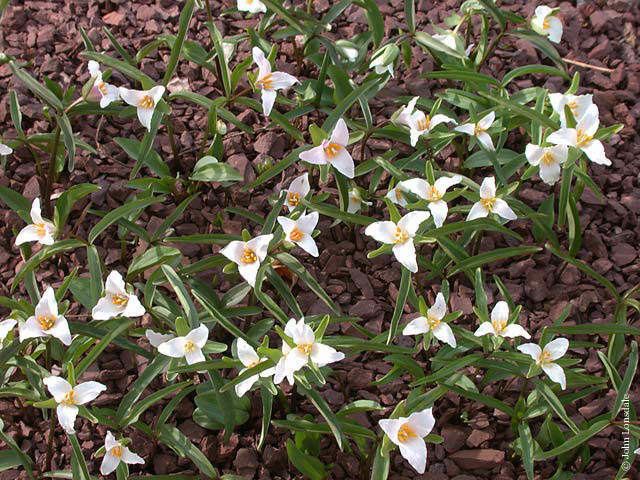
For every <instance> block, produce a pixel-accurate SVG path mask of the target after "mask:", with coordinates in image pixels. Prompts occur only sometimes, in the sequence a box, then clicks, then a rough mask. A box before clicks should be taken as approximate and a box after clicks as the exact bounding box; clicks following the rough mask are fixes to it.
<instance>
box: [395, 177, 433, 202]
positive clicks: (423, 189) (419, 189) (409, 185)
mask: <svg viewBox="0 0 640 480" xmlns="http://www.w3.org/2000/svg"><path fill="white" fill-rule="evenodd" d="M398 187H400V188H402V190H405V191H408V192H411V193H413V194H414V195H416V196H417V197H420V198H422V199H423V200H426V199H427V198H428V197H429V191H430V189H431V185H430V184H429V182H427V181H426V180H423V179H422V178H411V179H409V180H404V181H402V182H400V183H398ZM396 188H397V187H396Z"/></svg>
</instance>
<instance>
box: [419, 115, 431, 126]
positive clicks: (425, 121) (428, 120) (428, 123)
mask: <svg viewBox="0 0 640 480" xmlns="http://www.w3.org/2000/svg"><path fill="white" fill-rule="evenodd" d="M416 126H417V127H418V130H428V129H429V127H430V126H431V117H429V115H425V117H424V118H421V119H420V120H418V121H417V123H416Z"/></svg>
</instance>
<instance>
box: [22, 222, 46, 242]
mask: <svg viewBox="0 0 640 480" xmlns="http://www.w3.org/2000/svg"><path fill="white" fill-rule="evenodd" d="M40 232H41V230H40V229H39V228H38V227H37V226H36V225H27V226H26V227H23V228H22V230H20V232H19V233H18V236H17V237H16V242H15V243H16V246H20V245H22V244H24V243H29V242H39V241H40V240H41V239H42V238H43V235H41V233H40Z"/></svg>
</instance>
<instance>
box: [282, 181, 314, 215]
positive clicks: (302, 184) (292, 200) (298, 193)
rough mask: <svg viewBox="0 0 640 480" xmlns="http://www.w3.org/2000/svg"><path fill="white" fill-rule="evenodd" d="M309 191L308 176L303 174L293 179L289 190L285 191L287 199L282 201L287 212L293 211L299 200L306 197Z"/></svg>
mask: <svg viewBox="0 0 640 480" xmlns="http://www.w3.org/2000/svg"><path fill="white" fill-rule="evenodd" d="M310 191H311V185H309V174H308V173H304V174H302V175H300V176H299V177H297V178H295V179H294V180H293V181H292V182H291V183H290V184H289V188H287V189H286V190H285V192H286V195H287V197H286V198H285V200H284V204H285V205H286V206H287V209H288V210H289V211H291V210H293V209H295V208H296V207H297V206H298V205H300V200H302V199H303V198H304V197H306V196H307V194H308V193H309V192H310Z"/></svg>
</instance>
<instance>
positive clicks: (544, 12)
mask: <svg viewBox="0 0 640 480" xmlns="http://www.w3.org/2000/svg"><path fill="white" fill-rule="evenodd" d="M557 10H558V9H553V8H549V7H547V6H546V5H540V6H539V7H536V10H535V12H534V15H533V17H532V18H531V28H533V29H534V30H535V31H536V32H538V33H539V34H540V35H545V36H546V37H548V38H549V41H551V42H553V43H560V40H561V39H562V21H560V19H559V18H558V17H557V16H556V13H557Z"/></svg>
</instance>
